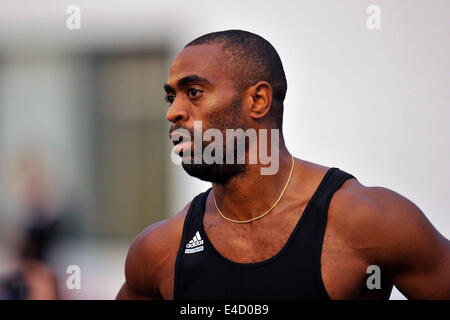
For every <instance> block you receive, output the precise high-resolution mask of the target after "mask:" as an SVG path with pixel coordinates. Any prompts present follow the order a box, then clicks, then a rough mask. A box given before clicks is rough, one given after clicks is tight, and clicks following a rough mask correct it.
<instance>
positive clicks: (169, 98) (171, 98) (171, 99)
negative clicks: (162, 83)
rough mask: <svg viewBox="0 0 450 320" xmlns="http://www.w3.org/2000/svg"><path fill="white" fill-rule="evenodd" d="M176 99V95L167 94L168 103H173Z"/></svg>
mask: <svg viewBox="0 0 450 320" xmlns="http://www.w3.org/2000/svg"><path fill="white" fill-rule="evenodd" d="M174 100H175V96H166V102H167V103H168V104H172V103H173V101H174Z"/></svg>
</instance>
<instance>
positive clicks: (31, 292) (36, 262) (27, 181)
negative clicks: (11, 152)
mask: <svg viewBox="0 0 450 320" xmlns="http://www.w3.org/2000/svg"><path fill="white" fill-rule="evenodd" d="M16 164H17V166H16V168H15V169H13V175H14V176H16V179H14V180H17V182H18V191H19V199H20V202H21V205H22V208H21V210H22V212H23V214H22V217H20V220H21V223H20V227H19V230H13V231H12V230H9V231H10V232H17V233H18V236H17V237H14V238H15V239H14V240H13V242H15V244H14V247H15V253H13V254H14V255H15V256H14V257H13V259H14V260H15V261H14V265H15V268H13V269H12V270H11V271H10V272H9V273H8V274H7V275H5V276H3V277H1V278H0V299H33V300H34V299H57V298H58V297H59V294H58V289H57V288H58V286H57V283H58V282H57V281H58V280H57V278H56V276H55V275H54V274H53V272H52V270H51V267H50V266H49V265H48V257H49V252H50V251H51V247H52V244H53V243H54V242H55V240H56V236H57V234H58V229H59V222H60V218H61V212H58V210H55V207H54V205H53V201H54V199H52V188H51V187H55V184H54V183H55V180H53V181H52V180H51V176H52V175H51V173H50V171H49V170H47V169H46V164H45V163H44V161H43V157H41V156H40V155H39V153H37V151H36V150H26V151H25V152H24V153H21V155H20V156H19V159H18V161H17V162H16Z"/></svg>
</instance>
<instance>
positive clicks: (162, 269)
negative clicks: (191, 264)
mask: <svg viewBox="0 0 450 320" xmlns="http://www.w3.org/2000/svg"><path fill="white" fill-rule="evenodd" d="M189 206H190V202H189V203H188V204H187V205H186V207H185V208H184V209H183V210H181V211H180V212H178V213H177V214H175V215H174V216H172V217H171V218H169V219H166V220H162V221H159V222H157V223H154V224H152V225H150V226H148V227H147V228H146V229H144V230H143V231H142V232H141V233H140V234H139V235H138V236H137V237H136V238H135V240H134V241H133V243H132V244H131V246H130V249H129V250H128V255H127V260H126V263H125V278H126V285H127V287H128V289H129V290H132V291H133V292H134V293H135V294H136V295H141V296H145V297H154V298H155V296H157V295H159V289H160V282H161V280H162V279H163V278H164V277H165V276H166V275H167V270H168V269H171V268H172V267H173V266H172V264H173V263H172V262H174V261H173V260H174V258H175V256H176V254H177V251H178V246H179V243H180V241H181V234H182V232H183V225H184V220H185V217H186V214H187V211H188V209H189Z"/></svg>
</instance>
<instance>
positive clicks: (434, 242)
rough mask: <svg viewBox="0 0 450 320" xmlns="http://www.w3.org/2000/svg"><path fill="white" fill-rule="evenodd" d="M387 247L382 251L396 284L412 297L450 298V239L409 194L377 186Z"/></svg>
mask: <svg viewBox="0 0 450 320" xmlns="http://www.w3.org/2000/svg"><path fill="white" fill-rule="evenodd" d="M374 192H375V193H376V197H378V199H384V200H381V210H383V211H384V213H382V217H383V216H385V220H384V221H383V222H382V221H380V225H382V226H383V227H384V228H385V239H384V241H383V243H384V245H385V247H386V249H387V250H386V251H385V252H382V253H380V258H381V259H383V260H384V261H383V262H384V263H385V265H386V267H387V268H388V272H389V274H390V276H391V278H392V281H393V283H394V285H395V286H396V287H397V288H398V289H399V290H400V292H402V293H403V294H404V295H405V296H406V297H407V298H411V299H450V242H449V241H448V239H446V238H445V237H444V236H443V235H442V234H440V233H439V232H438V230H436V229H435V228H434V227H433V225H432V224H431V223H430V222H429V221H428V219H427V218H426V217H425V215H424V214H423V212H422V211H421V210H420V209H419V208H418V207H417V206H416V205H415V204H414V203H412V202H411V201H409V200H408V199H406V198H405V197H403V196H401V195H399V194H397V193H394V192H392V191H390V190H388V189H384V188H377V189H376V190H375V191H374Z"/></svg>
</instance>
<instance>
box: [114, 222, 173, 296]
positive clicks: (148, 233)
mask: <svg viewBox="0 0 450 320" xmlns="http://www.w3.org/2000/svg"><path fill="white" fill-rule="evenodd" d="M165 221H166V220H163V221H160V222H157V223H155V224H153V225H151V226H149V227H147V228H146V229H145V230H144V231H142V232H141V233H140V234H139V235H138V236H137V237H136V239H135V240H134V241H133V243H132V245H131V246H130V249H129V250H128V254H127V259H126V262H125V283H124V284H123V285H122V288H120V291H119V293H118V294H117V297H116V299H118V300H124V299H131V300H141V299H155V300H159V299H161V295H160V292H159V288H158V268H157V266H158V261H160V259H161V258H160V257H159V255H160V254H159V248H158V245H157V244H158V243H160V242H159V241H153V245H149V244H150V243H152V240H156V239H152V238H155V237H156V236H157V235H156V234H157V233H159V232H158V231H159V230H158V229H159V228H158V227H160V226H161V225H162V224H164V223H165Z"/></svg>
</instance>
